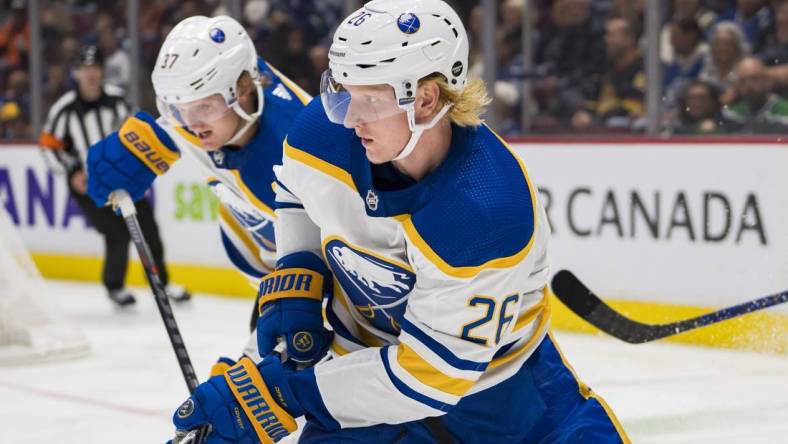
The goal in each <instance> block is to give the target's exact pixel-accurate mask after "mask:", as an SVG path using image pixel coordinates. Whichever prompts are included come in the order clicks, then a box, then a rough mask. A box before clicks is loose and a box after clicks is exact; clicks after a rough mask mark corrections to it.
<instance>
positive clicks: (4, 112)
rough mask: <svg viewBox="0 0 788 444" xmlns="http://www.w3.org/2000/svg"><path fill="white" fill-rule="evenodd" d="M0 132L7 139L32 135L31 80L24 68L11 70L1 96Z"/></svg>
mask: <svg viewBox="0 0 788 444" xmlns="http://www.w3.org/2000/svg"><path fill="white" fill-rule="evenodd" d="M0 133H1V134H0V136H1V137H3V138H6V139H24V138H27V137H30V81H29V79H28V76H27V72H25V71H24V70H22V69H15V70H13V71H11V73H10V74H9V76H8V82H7V85H6V90H5V92H4V94H3V95H2V96H0Z"/></svg>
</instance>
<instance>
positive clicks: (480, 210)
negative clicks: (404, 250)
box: [397, 126, 537, 278]
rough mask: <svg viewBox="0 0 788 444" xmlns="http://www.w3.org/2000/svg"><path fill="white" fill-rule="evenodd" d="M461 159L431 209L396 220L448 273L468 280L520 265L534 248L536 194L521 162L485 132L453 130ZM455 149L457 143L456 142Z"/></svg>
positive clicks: (444, 177) (442, 181)
mask: <svg viewBox="0 0 788 444" xmlns="http://www.w3.org/2000/svg"><path fill="white" fill-rule="evenodd" d="M454 131H455V132H460V134H458V135H457V136H462V135H463V133H464V137H456V138H454V139H455V140H463V141H464V142H463V143H462V144H463V146H461V147H457V146H454V147H453V149H457V148H459V149H460V150H462V151H463V152H462V154H461V155H460V158H459V159H458V160H457V161H456V162H453V164H452V165H451V168H449V169H448V170H445V171H442V174H441V177H439V178H438V180H437V181H436V182H435V188H434V190H435V191H434V194H433V196H432V199H431V201H430V203H429V204H428V205H426V206H425V207H424V208H422V209H420V210H418V211H416V212H415V213H413V214H407V215H403V216H399V217H397V219H398V220H400V222H401V223H402V225H403V228H404V229H405V231H406V233H407V234H408V237H409V238H410V240H411V241H412V242H413V243H414V244H415V245H416V246H417V247H418V248H419V250H420V251H421V252H422V253H423V254H424V255H425V256H426V257H427V258H428V259H429V260H430V261H431V262H433V263H434V264H435V265H436V266H437V267H438V268H439V269H440V270H441V271H443V272H444V273H446V274H448V275H450V276H455V277H463V278H469V277H473V276H475V275H476V274H478V273H479V272H480V271H482V270H483V269H486V268H508V267H512V266H514V265H516V264H518V263H519V262H520V261H522V259H523V258H525V256H526V255H527V254H528V252H529V250H530V246H531V245H532V244H533V240H534V233H535V229H536V224H537V204H536V202H537V201H536V188H535V187H534V185H533V184H532V183H531V180H530V178H529V177H528V173H527V171H526V169H525V166H524V165H523V163H522V161H521V160H520V159H519V158H518V157H517V156H516V155H515V154H514V153H513V152H512V151H511V150H510V149H509V147H508V146H507V145H506V143H505V142H504V141H503V140H502V139H500V138H499V137H498V136H497V135H496V134H495V133H493V132H492V130H490V129H489V128H487V127H486V126H480V127H476V128H464V129H463V128H458V127H454ZM453 143H454V142H453Z"/></svg>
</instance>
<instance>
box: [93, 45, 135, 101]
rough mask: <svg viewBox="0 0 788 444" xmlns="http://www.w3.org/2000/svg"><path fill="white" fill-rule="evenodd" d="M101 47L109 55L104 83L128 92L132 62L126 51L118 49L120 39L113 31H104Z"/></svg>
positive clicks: (105, 66)
mask: <svg viewBox="0 0 788 444" xmlns="http://www.w3.org/2000/svg"><path fill="white" fill-rule="evenodd" d="M99 47H100V48H101V51H102V52H104V54H107V61H106V62H105V63H104V82H105V83H107V84H108V85H114V86H117V87H118V88H120V89H122V90H124V91H126V90H127V89H128V86H129V76H130V75H131V61H130V60H129V55H128V54H127V53H126V51H124V50H122V49H120V48H118V39H117V37H115V33H114V31H113V30H104V31H101V32H100V33H99Z"/></svg>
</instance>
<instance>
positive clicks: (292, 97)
mask: <svg viewBox="0 0 788 444" xmlns="http://www.w3.org/2000/svg"><path fill="white" fill-rule="evenodd" d="M257 68H258V69H259V71H260V74H261V75H262V76H264V77H267V78H268V79H269V80H270V84H267V85H266V86H265V88H264V89H263V91H264V93H265V95H266V98H265V99H266V101H269V102H270V101H275V102H283V103H289V104H292V105H293V106H298V107H299V108H300V107H302V106H305V105H306V104H307V103H309V101H310V100H312V96H311V95H310V94H309V93H307V92H306V91H304V90H303V89H302V88H301V87H300V86H298V84H297V83H295V82H294V81H292V80H290V79H289V78H288V77H287V76H286V75H284V74H283V73H282V72H281V71H279V70H278V69H276V67H274V66H273V65H271V64H270V63H268V62H266V61H265V59H263V58H262V57H258V59H257Z"/></svg>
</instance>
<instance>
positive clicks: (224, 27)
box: [88, 16, 327, 370]
mask: <svg viewBox="0 0 788 444" xmlns="http://www.w3.org/2000/svg"><path fill="white" fill-rule="evenodd" d="M151 77H152V80H153V87H154V89H155V90H156V102H157V107H158V109H159V113H160V117H159V118H157V119H154V118H153V117H152V116H151V115H149V114H147V113H144V112H140V113H137V114H136V115H135V116H133V117H130V118H128V119H127V120H126V121H125V122H124V123H123V125H122V127H121V128H120V130H119V131H118V132H116V133H113V134H111V135H110V136H109V137H107V138H105V139H104V140H102V141H101V142H99V143H97V144H95V145H93V146H91V147H90V149H89V150H88V168H89V172H90V174H89V175H88V177H89V180H88V192H89V194H90V196H91V198H93V200H94V201H95V202H96V204H97V205H98V206H103V205H105V204H106V202H107V199H108V197H109V194H110V193H112V192H113V191H115V190H117V189H125V190H127V191H128V192H129V194H130V195H131V197H132V198H133V199H134V200H138V199H140V198H141V197H142V196H143V194H144V193H145V191H146V190H147V189H148V188H150V186H151V184H152V183H153V181H154V179H155V178H156V177H157V176H159V175H162V174H165V173H166V172H167V171H168V170H169V169H170V167H171V165H172V164H173V163H174V162H175V161H177V160H178V159H179V158H180V157H181V155H182V154H183V153H185V154H186V155H189V156H192V157H193V158H195V159H196V160H197V162H198V164H199V165H201V171H195V174H197V175H202V176H203V177H204V178H205V179H206V181H207V183H208V185H209V186H210V187H211V189H212V190H213V191H214V192H215V193H216V195H217V196H218V198H219V202H220V207H219V216H220V218H219V220H220V222H219V225H220V236H221V240H222V243H223V245H224V247H225V251H226V252H227V255H228V257H229V258H230V260H231V261H232V263H233V264H234V265H235V266H236V267H237V269H238V270H239V271H241V272H242V273H243V274H244V275H246V276H247V277H248V278H249V279H250V280H251V282H252V283H253V285H254V287H257V284H258V282H259V279H260V278H261V277H262V276H264V275H265V274H267V273H269V272H270V271H271V270H273V269H274V268H276V244H275V241H276V240H275V237H274V222H275V220H276V216H275V214H274V200H275V196H274V191H273V189H272V184H273V182H274V180H275V177H274V172H273V169H272V167H273V165H274V164H276V163H280V162H281V157H282V141H283V140H284V138H285V135H286V134H287V130H288V129H289V126H290V124H291V122H292V121H293V119H294V118H295V116H296V114H297V113H298V112H299V111H301V110H302V109H303V108H304V105H305V103H307V102H308V100H309V99H310V97H309V96H308V95H307V94H306V93H305V92H304V91H303V90H301V89H300V88H299V87H298V86H297V85H295V84H294V83H293V82H291V81H290V80H289V79H287V78H286V77H285V76H283V75H282V74H281V73H280V72H279V71H277V70H276V69H275V68H274V67H273V66H271V65H269V64H268V63H266V62H265V60H263V59H262V58H260V57H258V55H257V51H256V50H255V47H254V44H253V43H252V41H251V39H250V38H249V36H248V35H247V33H246V31H245V30H244V29H243V27H242V26H241V25H240V24H239V23H238V22H237V21H235V20H234V19H232V18H230V17H225V16H221V17H214V18H208V17H201V16H197V17H190V18H187V19H185V20H183V21H181V22H180V23H178V24H177V25H176V26H175V27H174V28H173V29H172V31H170V33H169V34H168V35H167V38H166V39H165V41H164V43H163V44H162V47H161V49H160V51H159V55H158V59H157V60H156V66H155V68H154V70H153V74H152V76H151ZM254 314H255V315H254V316H253V319H252V325H253V326H254V325H256V314H257V310H256V309H255V311H254ZM317 320H318V322H320V321H322V317H321V316H319V314H318V315H317ZM320 325H322V324H319V325H318V327H319V326H320ZM315 339H316V340H317V341H320V338H315ZM256 343H257V339H256V337H253V338H252V340H251V341H250V345H249V347H247V350H245V352H246V353H247V354H248V355H252V356H255V355H256V351H257V350H256V349H257V347H256ZM326 346H327V344H326ZM321 348H323V349H325V347H321ZM290 355H291V356H293V357H294V358H298V359H300V360H302V361H311V360H314V359H316V357H317V356H318V355H317V354H301V355H299V354H298V353H297V351H296V350H292V351H291V353H290ZM221 367H222V366H221V365H219V366H218V367H217V370H218V369H219V368H221Z"/></svg>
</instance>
